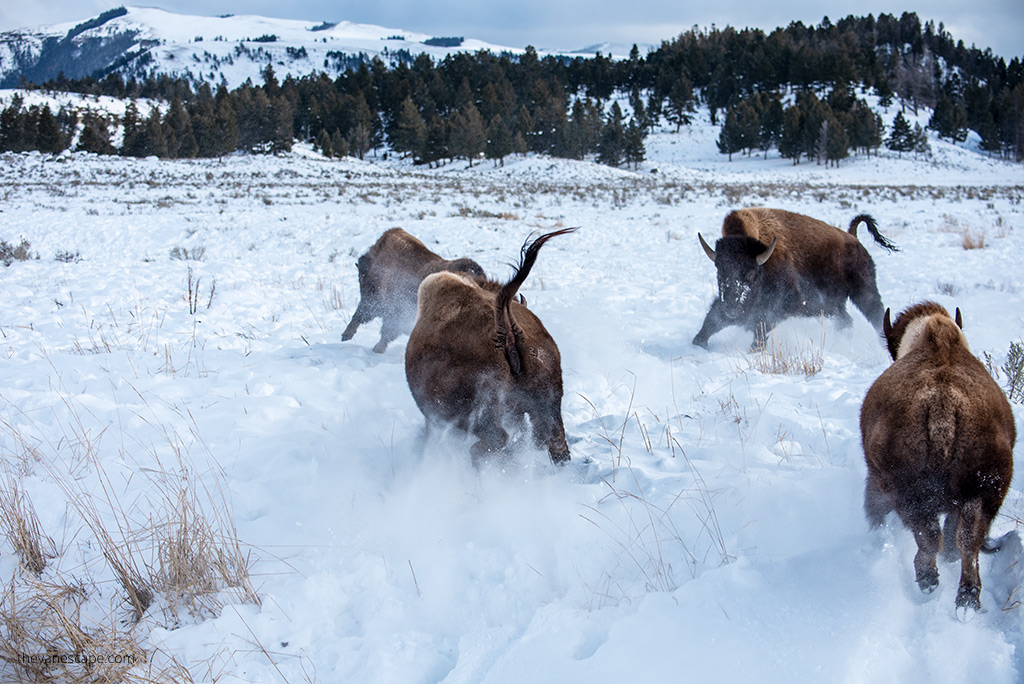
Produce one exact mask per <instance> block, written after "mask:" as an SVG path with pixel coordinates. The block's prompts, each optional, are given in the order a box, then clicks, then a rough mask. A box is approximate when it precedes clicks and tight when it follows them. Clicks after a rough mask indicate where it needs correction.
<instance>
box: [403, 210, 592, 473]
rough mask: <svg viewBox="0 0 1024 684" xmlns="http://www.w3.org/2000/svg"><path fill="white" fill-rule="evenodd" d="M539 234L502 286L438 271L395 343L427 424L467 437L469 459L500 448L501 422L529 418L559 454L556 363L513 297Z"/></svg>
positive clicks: (557, 459) (535, 321)
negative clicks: (401, 345) (401, 343)
mask: <svg viewBox="0 0 1024 684" xmlns="http://www.w3.org/2000/svg"><path fill="white" fill-rule="evenodd" d="M574 230H576V229H575V228H567V229H564V230H559V231H555V232H552V233H547V234H545V235H542V236H540V237H538V238H537V239H536V240H533V241H532V242H531V241H527V243H526V244H524V245H523V249H522V253H521V259H520V263H519V266H518V268H517V269H516V271H515V274H514V275H513V277H512V278H511V280H509V281H508V282H507V283H505V284H500V283H496V282H494V281H490V280H480V279H474V278H469V277H466V276H465V275H464V274H461V273H452V272H441V273H436V274H433V275H430V276H428V277H427V278H426V279H424V281H423V283H422V284H421V285H420V288H419V313H418V316H417V318H416V325H415V327H414V328H413V330H412V333H411V334H410V336H409V343H408V345H407V346H406V349H405V373H406V379H407V380H408V382H409V389H410V391H411V392H412V395H413V398H414V399H415V401H416V405H417V406H418V407H419V409H420V411H422V412H423V415H424V416H425V417H426V419H427V428H428V430H429V429H430V427H431V426H432V425H436V424H441V425H444V424H447V425H454V426H455V427H456V428H458V429H459V430H461V431H464V432H468V433H470V434H472V435H474V436H475V437H476V438H477V441H476V442H475V443H474V444H473V446H472V447H471V449H470V451H471V453H472V455H473V458H474V460H477V459H479V458H481V457H484V456H486V455H487V454H490V453H493V452H497V451H500V450H501V449H503V448H504V447H505V445H506V444H507V443H508V441H509V433H508V431H507V430H506V427H512V426H515V425H518V424H521V423H522V422H523V420H524V417H525V416H529V418H530V422H531V424H532V428H533V436H534V440H535V441H536V443H537V446H538V447H541V448H543V447H546V448H547V450H548V454H549V456H550V457H551V460H552V461H553V462H554V463H556V464H561V463H564V462H567V461H568V460H569V447H568V444H567V443H566V441H565V429H564V427H563V424H562V366H561V356H560V355H559V352H558V346H557V345H556V344H555V341H554V340H553V339H552V338H551V335H550V334H548V331H547V330H546V329H545V327H544V324H543V323H541V321H540V319H539V318H537V316H536V315H534V314H533V312H531V311H530V310H529V309H527V308H526V307H525V306H523V305H522V304H520V303H519V302H517V301H515V294H516V291H517V290H518V289H519V287H520V285H522V283H523V282H524V281H525V280H526V276H527V275H528V274H529V272H530V269H531V268H532V267H533V264H534V262H535V261H536V258H537V252H538V251H539V250H540V248H541V246H542V245H543V244H544V243H545V242H547V241H548V240H549V239H551V238H553V237H555V236H558V235H563V234H565V233H569V232H572V231H574Z"/></svg>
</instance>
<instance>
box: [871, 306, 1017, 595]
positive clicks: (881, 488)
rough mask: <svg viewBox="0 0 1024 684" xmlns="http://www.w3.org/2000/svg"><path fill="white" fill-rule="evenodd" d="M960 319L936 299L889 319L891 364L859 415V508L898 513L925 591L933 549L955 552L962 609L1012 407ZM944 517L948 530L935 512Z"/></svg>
mask: <svg viewBox="0 0 1024 684" xmlns="http://www.w3.org/2000/svg"><path fill="white" fill-rule="evenodd" d="M961 327H962V325H961V321H960V310H959V309H957V311H956V321H955V322H954V320H953V319H952V318H950V316H949V312H947V311H946V310H945V309H944V308H942V307H941V306H939V305H938V304H935V303H934V302H924V303H922V304H917V305H915V306H912V307H910V308H909V309H907V310H906V311H904V312H903V313H901V314H900V315H899V316H897V317H896V323H895V324H891V323H890V321H889V311H888V310H886V312H885V321H884V330H885V339H886V342H887V343H888V345H889V352H890V354H892V357H893V363H892V365H891V366H890V367H889V368H888V369H886V370H885V372H884V373H882V375H881V376H879V378H878V379H877V380H876V381H875V382H874V384H873V385H872V386H871V389H869V390H868V393H867V396H866V397H865V398H864V405H863V407H862V409H861V414H860V429H861V439H862V440H863V443H864V456H865V459H866V461H867V466H868V476H867V484H866V486H865V490H864V510H865V512H866V513H867V518H868V521H869V522H870V523H871V525H872V526H878V525H881V524H882V522H883V520H884V518H885V516H886V514H887V513H888V512H889V511H892V510H895V511H896V513H897V514H898V515H899V517H900V520H902V521H903V523H904V524H905V525H906V526H907V527H909V528H910V529H911V531H913V533H914V538H915V539H916V540H917V555H916V556H915V557H914V570H915V573H916V576H917V584H918V586H919V587H921V590H922V591H925V592H931V591H932V590H933V589H935V587H936V586H937V585H938V583H939V571H938V568H937V567H936V564H935V557H936V554H938V553H939V551H941V550H942V549H943V538H945V541H946V545H947V549H946V551H945V552H944V553H943V557H944V558H946V559H948V560H953V559H955V558H956V551H955V550H954V548H953V543H954V540H955V543H956V548H957V549H959V552H960V588H959V590H958V591H957V594H956V606H957V609H958V611H959V610H960V609H963V610H964V611H965V612H966V610H967V609H973V610H978V609H979V608H980V607H981V599H980V592H981V577H980V576H979V575H978V551H979V550H981V549H982V547H983V545H984V544H985V540H986V536H987V534H988V529H989V525H990V524H991V523H992V518H993V517H995V515H996V512H997V511H998V510H999V506H1000V505H1001V504H1002V502H1003V497H1004V496H1005V495H1006V490H1007V489H1008V488H1009V486H1010V478H1011V477H1012V476H1013V444H1014V441H1015V440H1016V429H1015V427H1014V422H1013V414H1012V412H1011V410H1010V404H1009V402H1008V401H1007V400H1006V397H1005V396H1004V395H1003V393H1002V391H1001V390H1000V389H999V386H998V385H997V384H996V383H995V381H994V380H993V379H992V377H991V376H990V375H989V374H988V371H987V370H985V366H984V365H982V363H981V362H980V361H978V359H977V358H975V357H974V355H973V354H971V351H970V349H968V347H967V340H966V339H965V337H964V334H963V332H962V331H961ZM943 513H945V514H946V521H945V526H944V529H943V530H942V531H941V532H940V530H939V516H940V515H941V514H943Z"/></svg>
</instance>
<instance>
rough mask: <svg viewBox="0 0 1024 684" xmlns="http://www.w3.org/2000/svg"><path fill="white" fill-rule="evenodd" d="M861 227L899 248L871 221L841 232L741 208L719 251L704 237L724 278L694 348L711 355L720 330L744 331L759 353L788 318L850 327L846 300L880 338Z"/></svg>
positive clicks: (861, 219)
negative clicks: (823, 318) (821, 318)
mask: <svg viewBox="0 0 1024 684" xmlns="http://www.w3.org/2000/svg"><path fill="white" fill-rule="evenodd" d="M861 223H864V224H866V225H867V227H868V232H870V233H871V235H872V236H873V237H874V238H875V241H876V242H877V243H878V244H880V245H882V246H883V247H885V248H886V249H888V250H890V251H894V250H895V249H896V247H895V245H893V244H892V243H891V242H889V241H888V240H887V239H885V238H884V237H882V235H881V234H880V233H879V232H878V226H877V225H876V224H875V220H874V219H873V218H871V217H870V216H868V215H867V214H861V215H859V216H857V217H855V218H854V219H853V220H852V221H851V222H850V228H849V231H842V230H840V229H838V228H836V227H834V226H830V225H829V224H827V223H824V222H823V221H819V220H817V219H814V218H811V217H809V216H804V215H802V214H794V213H792V212H789V211H784V210H782V209H766V208H752V209H739V210H736V211H733V212H731V213H730V214H729V215H728V216H726V217H725V221H724V222H723V224H722V237H721V238H719V239H718V241H717V242H716V243H715V247H714V249H712V248H711V246H710V245H708V243H707V242H705V240H704V237H703V236H701V235H700V234H699V233H698V234H697V237H698V239H699V240H700V244H701V246H702V247H703V248H704V252H705V253H706V254H707V255H708V258H710V259H711V260H712V261H713V262H715V268H716V270H717V271H718V297H717V298H716V299H715V301H714V302H712V304H711V308H710V310H709V311H708V313H707V316H705V317H704V324H703V325H702V326H701V329H700V331H699V332H698V333H697V335H696V336H695V337H694V338H693V343H694V344H696V345H698V346H701V347H705V348H706V347H707V346H708V340H709V338H710V337H711V336H712V335H714V334H715V333H716V332H718V331H719V330H722V329H723V328H726V327H728V326H731V325H741V326H745V327H746V328H748V329H749V330H751V331H753V333H754V343H753V347H754V348H761V347H763V346H764V345H765V343H766V341H767V336H768V333H769V332H770V331H771V329H772V328H773V327H774V326H775V324H776V323H778V322H779V321H781V320H783V319H784V318H787V317H790V316H818V315H821V314H824V315H827V316H834V317H837V318H838V319H839V322H840V324H841V325H843V326H846V325H849V324H850V323H851V322H852V319H851V318H850V315H849V314H848V313H847V312H846V300H847V299H850V300H851V301H852V302H853V303H854V304H855V305H856V306H857V308H858V309H860V310H861V312H862V313H863V314H864V316H865V317H866V318H867V319H868V321H870V322H871V325H873V326H874V327H875V329H876V330H879V331H881V326H882V311H883V306H882V298H881V297H880V296H879V294H878V287H877V286H876V284H875V263H874V261H872V259H871V255H870V254H868V251H867V250H866V249H865V248H864V246H863V245H862V244H861V243H860V241H859V240H858V239H857V226H858V225H859V224H861Z"/></svg>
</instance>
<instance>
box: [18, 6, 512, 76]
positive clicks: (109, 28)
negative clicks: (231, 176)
mask: <svg viewBox="0 0 1024 684" xmlns="http://www.w3.org/2000/svg"><path fill="white" fill-rule="evenodd" d="M122 9H123V12H122ZM122 9H117V10H111V11H109V12H105V13H104V14H102V15H100V16H99V17H96V18H94V19H91V20H89V21H85V22H68V23H63V24H55V25H51V26H45V27H41V28H38V29H20V30H16V31H7V32H5V33H2V34H0V87H12V86H15V85H17V84H18V82H19V80H20V75H21V74H23V73H24V74H25V75H26V77H27V78H28V79H29V80H31V81H34V82H37V83H40V82H43V81H46V80H47V79H50V78H56V77H57V76H58V74H59V73H60V72H63V73H64V75H65V76H67V77H68V78H79V77H83V76H92V75H95V74H96V73H101V74H103V73H110V72H114V73H119V74H121V75H123V76H126V77H127V76H134V77H136V78H140V77H145V76H147V75H149V74H167V75H171V76H177V77H182V78H187V79H189V80H191V81H193V82H200V81H207V82H210V83H213V84H219V83H226V84H227V85H228V87H234V86H237V85H239V84H240V83H242V82H243V81H245V79H246V78H252V79H253V81H254V82H257V83H258V82H259V81H260V80H259V75H260V72H261V71H262V70H263V68H264V67H265V66H266V65H267V64H268V63H271V64H272V65H273V66H274V69H275V71H276V72H277V73H278V75H279V76H280V77H282V78H283V77H284V76H286V75H288V74H293V75H295V76H303V75H307V74H310V73H313V72H315V71H326V72H327V73H331V74H336V73H339V72H340V71H343V70H344V69H345V68H346V67H348V66H349V65H350V64H351V62H350V61H349V60H351V59H356V58H359V56H360V55H363V56H366V57H367V58H371V59H372V58H373V57H380V58H381V59H383V60H384V61H385V63H392V62H393V60H396V59H399V58H401V57H402V56H409V55H411V56H412V57H415V56H416V55H418V54H421V53H425V54H428V55H430V56H431V57H434V58H436V59H440V58H444V57H445V56H446V55H448V54H451V53H453V52H475V51H477V50H488V51H491V52H495V53H501V52H510V53H518V52H522V49H521V48H513V47H507V46H500V45H492V44H490V43H485V42H483V41H480V40H476V39H473V38H464V37H456V36H431V35H428V34H425V33H417V32H414V31H407V30H402V29H394V28H385V27H382V26H374V25H370V24H355V23H352V22H348V21H341V22H337V23H331V22H323V21H319V22H318V21H298V20H292V19H272V18H268V17H261V16H255V15H238V16H223V17H202V16H193V15H182V14H176V13H173V12H168V11H165V10H162V9H157V8H153V7H125V8H122Z"/></svg>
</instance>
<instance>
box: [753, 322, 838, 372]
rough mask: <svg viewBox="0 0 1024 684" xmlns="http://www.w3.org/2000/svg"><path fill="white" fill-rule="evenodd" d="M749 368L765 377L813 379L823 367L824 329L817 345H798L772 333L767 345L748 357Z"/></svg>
mask: <svg viewBox="0 0 1024 684" xmlns="http://www.w3.org/2000/svg"><path fill="white" fill-rule="evenodd" d="M749 362H750V367H751V368H753V369H754V370H757V371H760V372H761V373H765V374H766V375H802V376H804V377H805V378H810V377H813V376H814V375H817V374H818V373H819V372H821V369H822V368H824V367H825V328H824V322H823V323H822V330H821V338H820V340H819V341H818V343H817V344H815V343H814V342H808V343H806V344H798V343H794V342H791V341H790V340H789V338H788V337H785V336H782V335H778V334H776V332H775V331H772V333H771V334H769V336H768V343H767V344H766V345H765V346H764V347H762V348H761V349H758V350H756V351H753V352H751V355H750V357H749Z"/></svg>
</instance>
